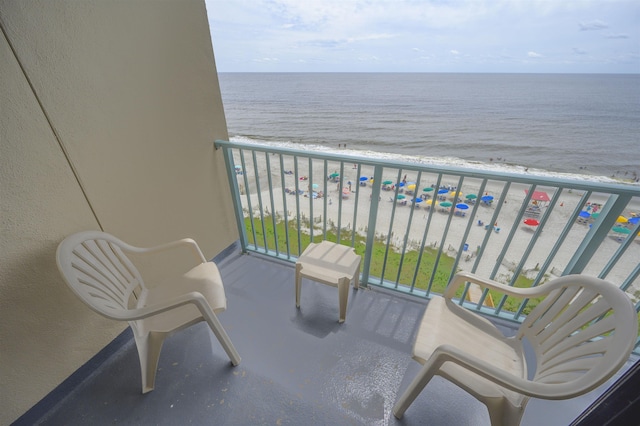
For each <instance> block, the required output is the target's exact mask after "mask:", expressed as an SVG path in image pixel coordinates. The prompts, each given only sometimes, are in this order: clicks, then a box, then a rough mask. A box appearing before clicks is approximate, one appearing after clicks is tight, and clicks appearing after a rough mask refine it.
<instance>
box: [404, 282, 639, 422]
mask: <svg viewBox="0 0 640 426" xmlns="http://www.w3.org/2000/svg"><path fill="white" fill-rule="evenodd" d="M465 282H470V283H475V284H479V285H481V286H484V287H486V288H489V289H494V290H499V291H501V292H503V293H505V294H507V295H510V296H515V297H521V298H535V297H539V296H541V295H546V297H545V298H544V300H543V301H542V302H540V303H539V304H538V306H536V307H535V308H534V309H533V310H532V311H531V313H529V315H527V316H526V318H525V319H524V321H523V323H522V325H521V326H520V328H519V329H518V331H517V334H516V335H515V336H513V337H505V336H504V335H503V333H502V332H500V331H499V330H498V328H496V327H495V326H494V325H493V324H492V323H491V322H490V321H488V320H487V319H485V318H483V317H481V316H480V315H478V314H475V313H473V312H471V311H469V310H467V309H465V308H463V307H461V306H460V305H458V303H457V302H456V301H453V300H452V298H453V297H454V295H455V293H456V290H457V289H458V288H459V287H460V286H462V285H464V283H465ZM605 315H606V316H605ZM637 337H638V317H637V314H636V311H635V309H634V307H633V304H632V303H631V301H630V299H629V298H628V297H627V295H626V294H625V293H624V292H623V291H622V290H620V289H619V288H618V287H616V286H614V285H613V284H611V283H609V282H607V281H603V280H601V279H598V278H594V277H588V276H582V275H568V276H564V277H561V278H557V279H554V280H552V281H549V282H548V283H545V284H542V285H540V286H538V287H534V288H526V289H525V288H515V287H510V286H507V285H504V284H500V283H497V282H495V281H490V280H485V279H481V278H479V277H477V276H475V275H473V274H468V273H459V274H457V275H456V276H455V277H454V278H453V280H452V281H451V283H449V285H448V286H447V288H446V290H445V292H444V297H440V296H435V297H433V298H432V299H431V301H429V303H428V305H427V308H426V311H425V313H424V316H423V318H422V322H421V324H420V327H419V330H418V334H417V336H416V341H415V344H414V348H413V359H415V360H416V361H418V362H419V363H421V364H423V367H422V369H421V370H420V372H419V373H418V375H417V377H416V378H415V379H414V380H413V382H412V383H411V384H410V385H409V387H408V388H407V390H406V391H405V392H404V393H403V394H402V396H401V397H400V398H399V399H398V401H397V402H396V404H395V406H394V407H393V413H394V415H395V416H396V417H397V418H402V416H403V414H404V412H405V411H406V410H407V408H409V406H410V405H411V403H412V402H413V401H414V400H415V399H416V397H417V396H418V395H419V394H420V392H421V391H422V390H423V389H424V387H425V386H426V385H427V383H428V382H429V381H430V380H431V378H432V377H433V376H434V375H440V376H442V377H444V378H446V379H447V380H450V381H451V382H453V383H455V384H456V385H458V386H460V387H461V388H462V389H464V390H465V391H467V392H469V393H470V394H471V395H473V396H474V397H475V398H477V399H478V400H479V401H481V402H482V403H484V404H485V405H486V406H487V409H488V410H489V417H490V419H491V424H492V425H494V426H496V425H508V426H512V425H518V424H519V423H520V420H521V418H522V415H523V413H524V409H525V406H526V404H527V402H528V400H529V398H530V397H534V398H541V399H552V400H554V399H569V398H573V397H576V396H578V395H581V394H584V393H586V392H589V391H591V390H593V389H595V388H596V387H598V386H599V385H601V384H603V383H604V382H605V381H607V380H608V379H609V378H610V377H611V376H613V375H614V374H615V373H616V371H618V369H620V367H622V365H623V364H624V363H625V362H626V361H627V359H628V358H629V356H630V354H631V351H632V350H633V347H634V344H635V341H636V338H637ZM525 339H526V340H528V342H529V343H530V344H531V347H532V348H533V351H534V353H535V365H532V366H531V367H529V366H527V364H526V361H525V358H524V349H523V340H525ZM529 370H531V371H529ZM530 376H532V377H531V378H529V377H530Z"/></svg>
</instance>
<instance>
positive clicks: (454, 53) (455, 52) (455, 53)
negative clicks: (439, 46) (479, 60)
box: [449, 50, 460, 55]
mask: <svg viewBox="0 0 640 426" xmlns="http://www.w3.org/2000/svg"><path fill="white" fill-rule="evenodd" d="M449 53H451V54H452V55H459V54H460V52H458V51H457V50H452V51H450V52H449Z"/></svg>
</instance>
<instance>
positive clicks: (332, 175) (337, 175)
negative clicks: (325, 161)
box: [329, 173, 340, 179]
mask: <svg viewBox="0 0 640 426" xmlns="http://www.w3.org/2000/svg"><path fill="white" fill-rule="evenodd" d="M329 177H330V178H332V179H334V178H337V177H340V173H331V174H330V175H329Z"/></svg>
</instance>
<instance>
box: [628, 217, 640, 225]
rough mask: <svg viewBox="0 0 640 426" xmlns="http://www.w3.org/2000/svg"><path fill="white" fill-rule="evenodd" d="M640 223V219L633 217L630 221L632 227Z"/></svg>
mask: <svg viewBox="0 0 640 426" xmlns="http://www.w3.org/2000/svg"><path fill="white" fill-rule="evenodd" d="M638 222H640V217H632V218H631V219H629V223H630V224H632V225H637V224H638Z"/></svg>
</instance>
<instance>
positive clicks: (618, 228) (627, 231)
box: [611, 226, 631, 234]
mask: <svg viewBox="0 0 640 426" xmlns="http://www.w3.org/2000/svg"><path fill="white" fill-rule="evenodd" d="M611 230H612V231H613V232H617V233H618V234H630V233H631V230H630V229H627V228H625V227H623V226H614V227H613V229H611Z"/></svg>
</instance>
